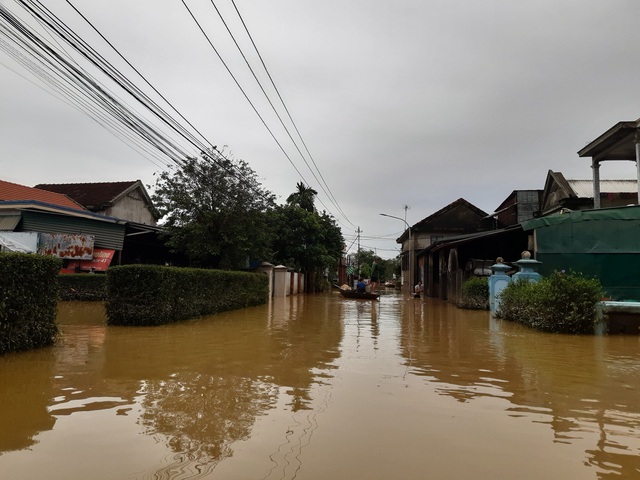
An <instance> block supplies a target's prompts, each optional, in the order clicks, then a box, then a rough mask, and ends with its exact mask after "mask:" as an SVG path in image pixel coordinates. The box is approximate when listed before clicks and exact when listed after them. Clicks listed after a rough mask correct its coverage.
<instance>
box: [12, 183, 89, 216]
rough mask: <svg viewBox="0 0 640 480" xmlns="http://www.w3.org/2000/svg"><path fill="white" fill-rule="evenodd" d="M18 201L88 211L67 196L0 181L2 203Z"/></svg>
mask: <svg viewBox="0 0 640 480" xmlns="http://www.w3.org/2000/svg"><path fill="white" fill-rule="evenodd" d="M16 200H26V201H29V200H35V201H38V202H43V203H49V204H52V205H58V206H61V207H67V208H73V209H74V210H86V209H85V208H84V207H83V206H82V205H80V204H79V203H76V202H74V201H73V200H72V199H70V198H69V197H67V196H66V195H62V194H60V193H55V192H50V191H47V190H42V189H39V188H31V187H27V186H26V185H18V184H17V183H11V182H5V181H4V180H0V201H16Z"/></svg>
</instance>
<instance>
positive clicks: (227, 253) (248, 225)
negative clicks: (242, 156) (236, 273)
mask: <svg viewBox="0 0 640 480" xmlns="http://www.w3.org/2000/svg"><path fill="white" fill-rule="evenodd" d="M153 201H154V204H155V206H156V208H157V209H158V212H159V214H160V215H161V216H162V217H163V218H164V222H163V223H164V226H165V228H166V229H167V232H168V240H167V243H168V245H169V246H170V248H172V250H173V251H175V252H178V253H182V254H184V255H185V256H186V257H187V258H189V259H190V260H191V261H192V262H193V263H194V264H196V265H200V266H209V267H218V268H243V267H246V266H247V261H248V260H249V259H250V258H252V259H266V258H270V253H271V252H270V250H269V246H270V245H271V242H272V238H273V228H272V223H273V222H272V221H271V218H272V214H273V209H274V207H275V199H274V195H273V194H272V193H270V192H268V191H267V190H265V189H263V188H262V187H261V185H260V183H259V182H258V180H257V178H256V174H255V172H254V171H253V170H252V169H251V168H250V167H249V166H248V164H247V163H246V162H244V161H236V160H230V159H227V158H224V157H223V156H221V155H219V154H218V153H217V152H215V151H212V152H208V153H203V154H202V157H201V158H189V159H187V160H186V161H185V162H184V163H183V164H182V165H181V166H180V167H177V168H175V169H173V170H171V171H168V172H163V173H161V174H160V176H159V177H158V179H157V181H156V185H155V193H154V195H153Z"/></svg>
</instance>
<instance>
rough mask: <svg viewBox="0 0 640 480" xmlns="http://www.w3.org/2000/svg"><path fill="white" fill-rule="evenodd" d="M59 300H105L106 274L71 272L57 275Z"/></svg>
mask: <svg viewBox="0 0 640 480" xmlns="http://www.w3.org/2000/svg"><path fill="white" fill-rule="evenodd" d="M58 286H59V287H60V300H88V301H91V300H106V299H107V276H106V275H103V274H95V275H91V274H87V273H72V274H62V275H59V276H58Z"/></svg>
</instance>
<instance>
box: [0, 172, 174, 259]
mask: <svg viewBox="0 0 640 480" xmlns="http://www.w3.org/2000/svg"><path fill="white" fill-rule="evenodd" d="M115 183H122V184H124V183H127V184H128V185H129V187H127V188H125V189H124V190H121V191H120V194H116V195H114V196H113V197H111V198H112V200H113V202H102V203H100V205H102V210H100V208H99V206H98V205H96V204H93V203H91V202H87V205H89V206H92V208H93V209H94V210H96V211H95V212H94V211H91V210H89V209H88V208H85V207H84V206H83V205H81V204H80V202H78V201H75V200H74V199H71V198H69V197H68V196H67V195H65V194H62V193H60V192H52V191H50V190H47V189H42V188H32V187H27V186H24V185H18V184H14V183H11V182H6V181H1V180H0V247H1V246H2V245H4V247H3V248H5V249H9V250H15V251H23V252H35V251H39V252H40V253H45V254H55V255H57V256H59V257H61V258H62V259H63V260H64V265H65V266H67V265H68V264H69V263H70V262H74V263H73V264H74V265H76V266H77V267H79V269H80V270H89V269H90V268H91V267H95V268H96V269H98V268H100V269H106V267H108V266H109V264H116V265H120V264H128V263H156V264H164V263H173V264H181V263H184V261H185V260H184V259H182V258H179V257H177V256H175V255H173V254H171V252H169V250H168V249H167V247H166V246H165V243H164V240H163V239H162V238H161V234H162V228H161V227H157V226H155V219H150V218H149V217H148V216H147V217H145V216H144V211H145V210H146V211H147V213H150V212H151V211H152V208H151V206H150V203H149V206H148V207H146V206H145V207H139V208H137V209H133V208H132V209H130V210H127V209H126V208H125V207H126V206H127V205H129V206H131V205H136V204H138V203H141V202H140V200H135V198H136V197H138V196H142V197H145V196H146V198H144V202H147V200H148V196H147V195H146V192H144V193H142V192H141V191H140V190H139V189H137V188H136V187H137V186H141V184H140V185H137V186H136V184H137V183H139V182H115ZM84 185H92V184H84ZM132 186H133V187H134V188H131V187H132ZM126 192H128V193H126ZM80 198H82V197H80ZM88 198H90V197H88ZM107 203H113V207H115V208H114V209H113V210H110V208H112V207H109V206H108V205H107ZM118 208H121V210H118ZM134 210H135V211H134ZM107 211H111V212H115V211H122V212H124V213H125V214H126V213H127V212H128V213H130V214H132V215H128V216H129V217H133V218H139V219H143V220H146V221H151V220H152V221H153V223H152V224H144V223H138V222H135V221H132V220H129V219H123V218H118V217H113V216H108V215H106V214H105V213H104V212H107ZM98 212H100V213H98ZM78 247H81V248H78ZM94 254H98V256H100V257H102V258H103V259H104V258H107V259H108V261H105V262H101V263H100V264H99V265H93V264H92V263H91V262H93V261H94V260H95V258H94V256H95V255H94ZM75 262H78V263H75Z"/></svg>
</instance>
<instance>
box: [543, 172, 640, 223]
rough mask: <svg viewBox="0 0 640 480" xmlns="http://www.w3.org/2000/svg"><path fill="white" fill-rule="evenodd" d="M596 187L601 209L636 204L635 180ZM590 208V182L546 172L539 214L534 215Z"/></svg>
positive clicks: (591, 206) (603, 182) (613, 181)
mask: <svg viewBox="0 0 640 480" xmlns="http://www.w3.org/2000/svg"><path fill="white" fill-rule="evenodd" d="M599 187H600V190H599V193H600V202H599V205H600V207H601V208H611V207H623V206H626V205H630V204H635V203H636V201H637V197H638V181H637V180H600V181H599ZM600 207H598V208H600ZM592 208H594V199H593V181H592V180H567V179H566V178H565V177H564V175H563V174H562V173H560V172H553V171H551V170H549V172H548V173H547V179H546V182H545V185H544V190H543V191H542V197H541V199H540V211H539V212H538V214H537V215H536V216H539V217H544V216H546V215H551V214H553V213H557V212H561V211H563V210H589V209H592Z"/></svg>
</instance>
